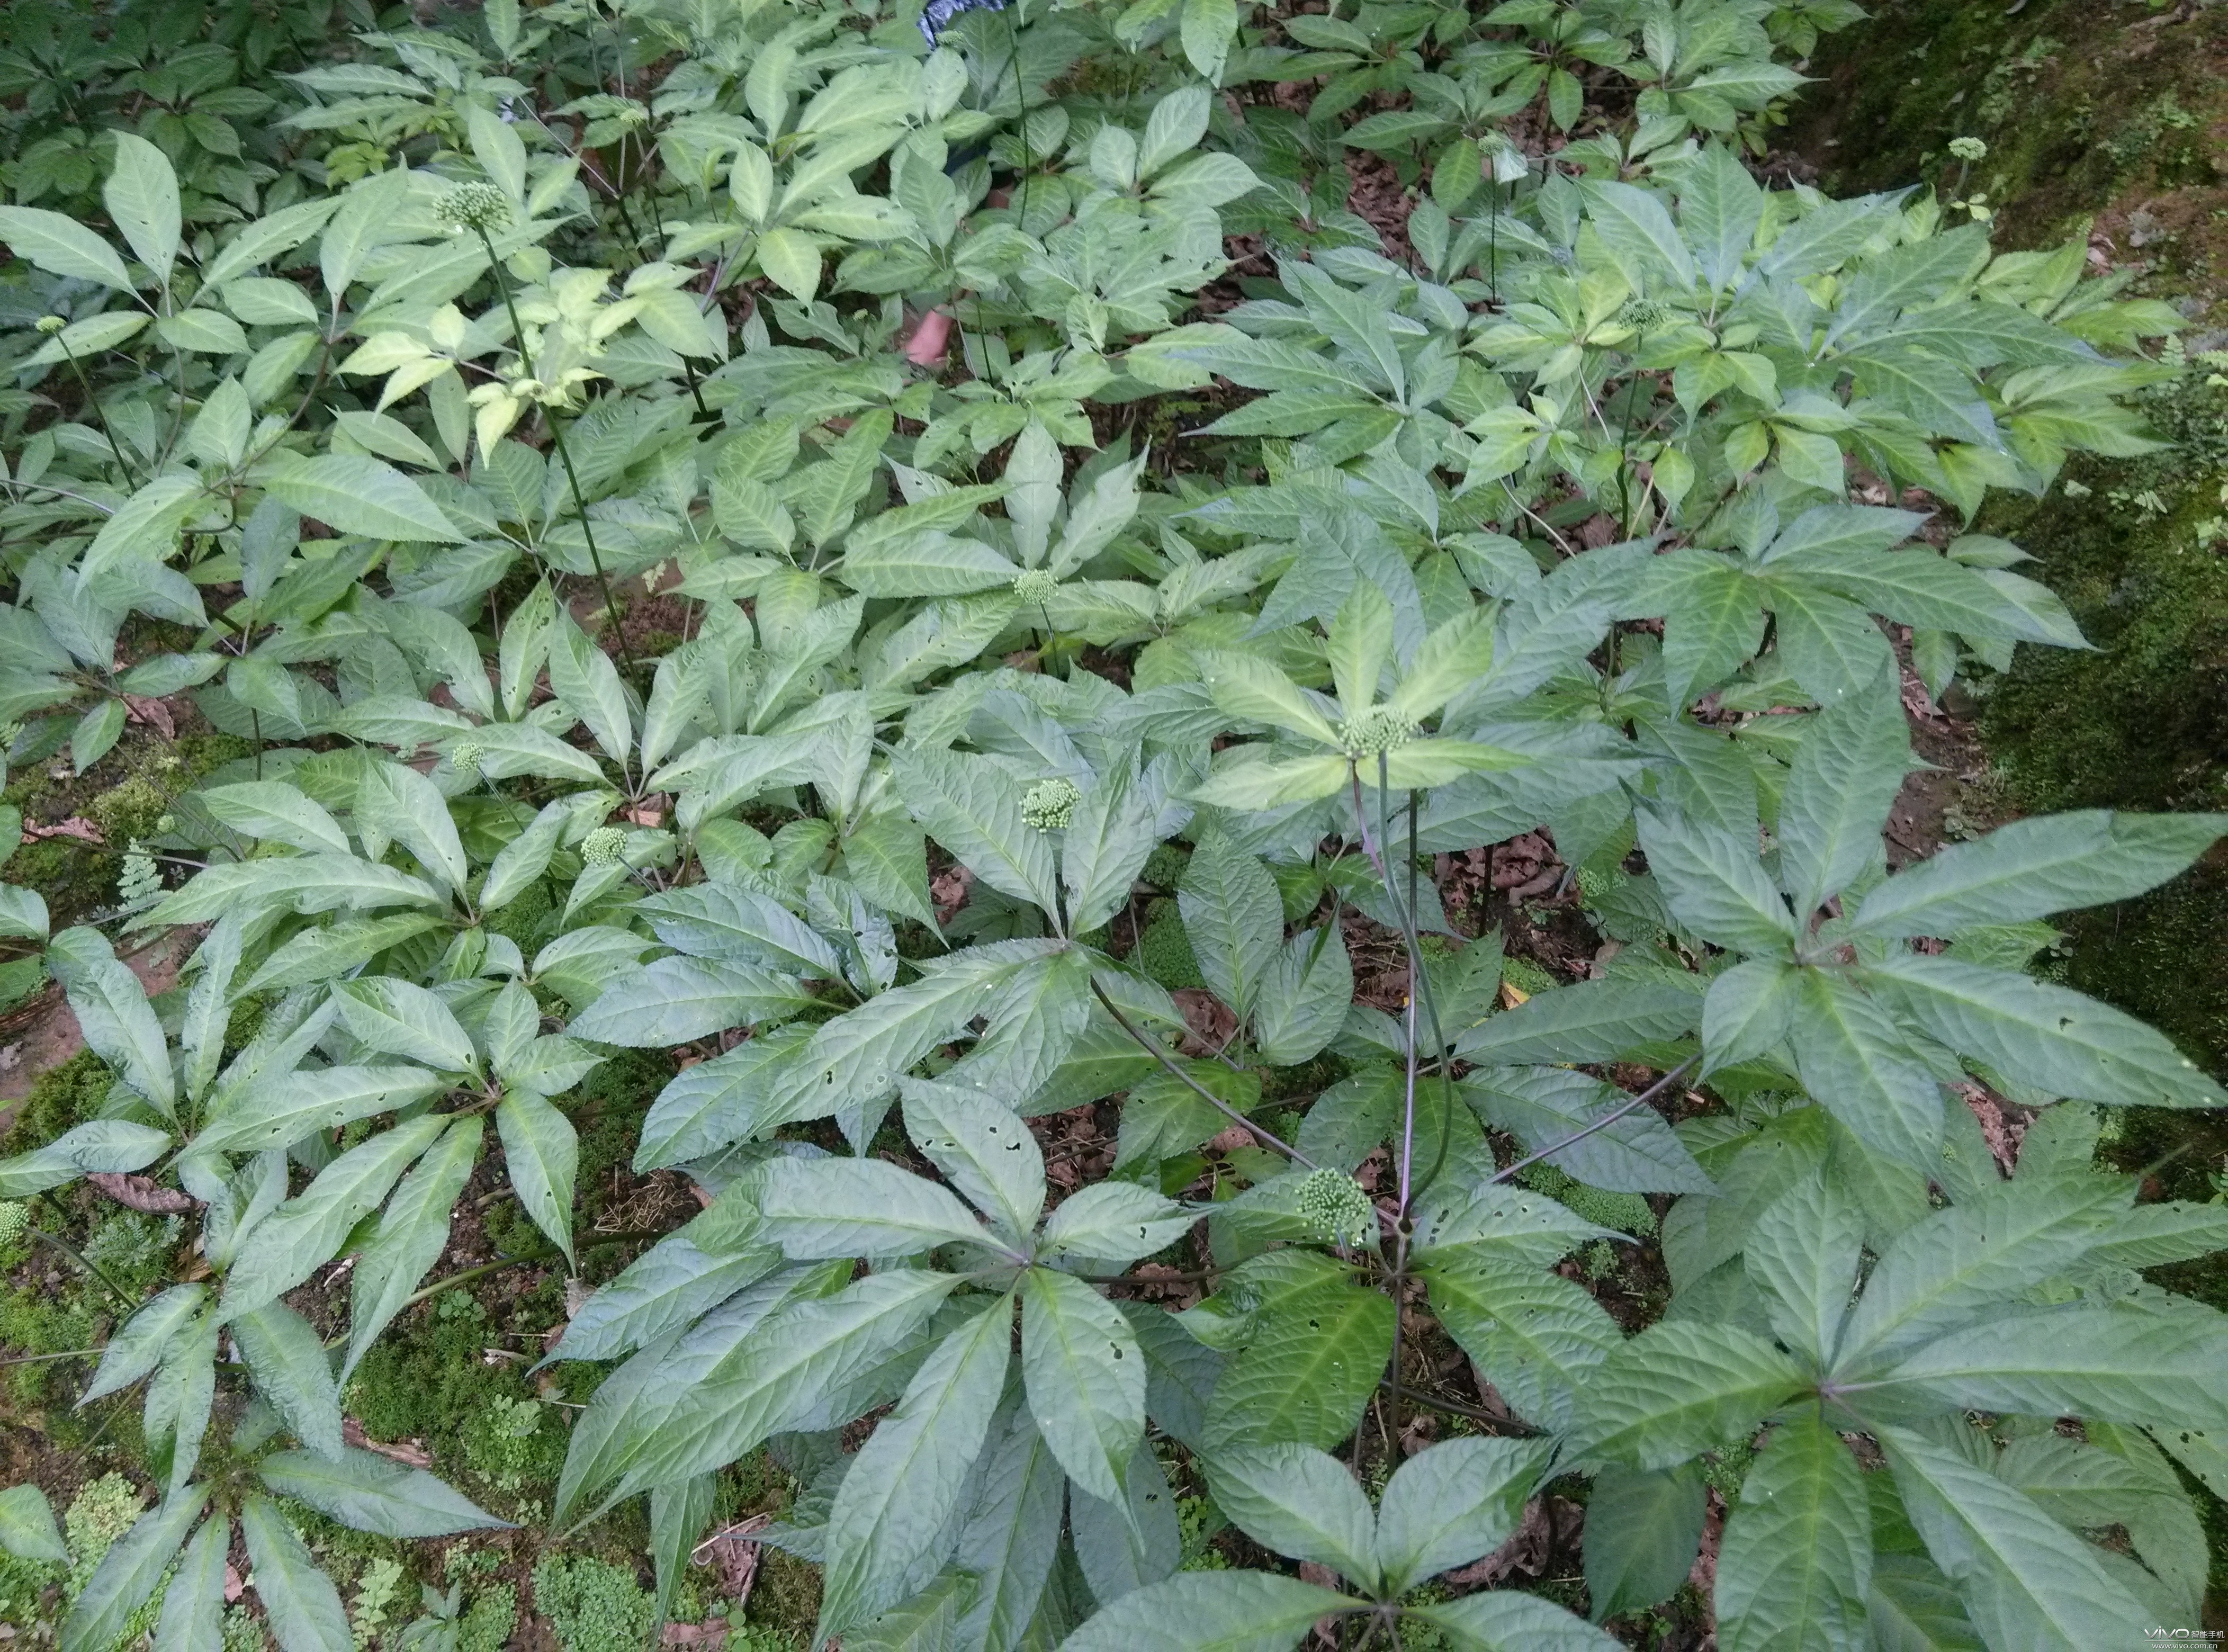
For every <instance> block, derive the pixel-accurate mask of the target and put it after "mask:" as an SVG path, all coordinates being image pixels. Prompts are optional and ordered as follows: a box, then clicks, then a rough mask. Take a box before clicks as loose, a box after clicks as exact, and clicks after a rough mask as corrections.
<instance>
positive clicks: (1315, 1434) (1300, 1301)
mask: <svg viewBox="0 0 2228 1652" xmlns="http://www.w3.org/2000/svg"><path fill="white" fill-rule="evenodd" d="M1392 1353H1393V1304H1392V1302H1391V1301H1390V1299H1388V1298H1387V1297H1386V1296H1385V1295H1384V1293H1382V1292H1381V1291H1376V1290H1363V1289H1361V1288H1360V1287H1359V1286H1356V1285H1353V1284H1348V1283H1347V1281H1346V1280H1345V1279H1344V1278H1343V1277H1336V1276H1335V1277H1332V1278H1331V1279H1330V1280H1329V1281H1328V1282H1327V1283H1325V1284H1321V1285H1319V1286H1317V1287H1316V1288H1315V1289H1313V1290H1308V1291H1306V1292H1303V1293H1302V1294H1300V1295H1298V1296H1295V1297H1290V1298H1289V1299H1287V1300H1285V1301H1283V1302H1281V1303H1278V1304H1277V1307H1276V1308H1275V1309H1274V1310H1273V1311H1270V1312H1264V1314H1263V1315H1262V1316H1261V1317H1260V1321H1259V1322H1258V1325H1257V1326H1256V1328H1255V1329H1254V1332H1253V1335H1252V1337H1251V1338H1250V1340H1248V1341H1247V1342H1246V1343H1245V1347H1244V1348H1241V1349H1240V1350H1239V1354H1238V1355H1237V1357H1236V1358H1234V1359H1233V1360H1232V1361H1231V1362H1230V1363H1229V1365H1228V1366H1227V1367H1225V1368H1224V1370H1223V1373H1222V1380H1220V1382H1218V1383H1217V1384H1216V1385H1215V1389H1214V1397H1213V1401H1212V1402H1211V1403H1210V1404H1209V1405H1208V1408H1207V1447H1208V1450H1209V1452H1210V1454H1211V1453H1212V1452H1213V1450H1215V1449H1217V1448H1219V1447H1220V1446H1223V1445H1226V1444H1248V1445H1252V1444H1269V1443H1272V1442H1281V1441H1296V1442H1297V1443H1298V1444H1303V1445H1312V1446H1315V1447H1316V1448H1317V1449H1319V1450H1329V1449H1330V1448H1331V1447H1332V1446H1334V1445H1336V1444H1338V1443H1339V1442H1340V1441H1341V1440H1343V1439H1345V1438H1346V1437H1348V1435H1349V1434H1351V1433H1352V1432H1353V1431H1354V1427H1355V1425H1356V1424H1357V1423H1359V1422H1360V1418H1361V1413H1362V1411H1363V1409H1364V1408H1365V1407H1366V1406H1367V1405H1368V1403H1369V1400H1370V1398H1371V1396H1372V1395H1373V1394H1374V1393H1376V1392H1377V1386H1378V1383H1379V1381H1380V1380H1381V1379H1382V1378H1383V1377H1384V1375H1385V1370H1386V1361H1388V1360H1389V1359H1390V1358H1391V1357H1392Z"/></svg>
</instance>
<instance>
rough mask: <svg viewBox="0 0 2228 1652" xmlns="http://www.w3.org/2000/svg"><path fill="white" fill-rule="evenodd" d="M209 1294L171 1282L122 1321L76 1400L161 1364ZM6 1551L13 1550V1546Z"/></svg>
mask: <svg viewBox="0 0 2228 1652" xmlns="http://www.w3.org/2000/svg"><path fill="white" fill-rule="evenodd" d="M319 1260H323V1258H319ZM312 1265H313V1266H314V1265H315V1264H312ZM207 1300H208V1286H206V1285H172V1286H171V1287H170V1289H169V1290H165V1291H163V1293H162V1294H161V1295H160V1296H158V1297H156V1298H155V1299H154V1300H153V1301H152V1302H150V1303H148V1304H147V1305H146V1306H145V1307H144V1308H142V1309H139V1311H138V1313H136V1314H134V1315H132V1316H131V1318H130V1319H128V1320H126V1321H125V1322H124V1323H123V1324H122V1325H121V1326H120V1327H118V1329H117V1331H116V1334H115V1335H112V1336H111V1337H110V1338H109V1339H108V1346H107V1347H106V1348H103V1349H102V1350H101V1354H100V1364H99V1367H96V1368H95V1370H94V1371H93V1380H92V1381H91V1382H89V1383H87V1384H86V1390H85V1393H82V1394H80V1396H79V1397H78V1402H77V1403H78V1404H79V1405H85V1404H86V1403H87V1402H88V1401H90V1400H94V1399H99V1398H100V1397H101V1396H102V1395H103V1394H112V1393H115V1392H116V1391H117V1390H118V1389H119V1388H128V1387H130V1386H131V1385H132V1384H133V1383H135V1382H137V1381H138V1380H139V1379H140V1378H142V1377H144V1376H145V1375H146V1374H147V1373H149V1372H150V1371H152V1370H153V1369H154V1368H155V1367H157V1365H159V1364H161V1363H162V1361H163V1354H164V1352H165V1351H166V1350H167V1349H168V1348H169V1347H170V1339H171V1338H172V1337H173V1336H175V1335H177V1333H178V1330H179V1329H180V1328H181V1327H182V1326H183V1325H184V1324H185V1323H186V1322H188V1321H189V1320H190V1319H191V1318H193V1316H195V1314H196V1313H198V1312H200V1311H201V1305H202V1303H203V1302H205V1301H207ZM9 1552H10V1553H16V1550H14V1549H10V1551H9Z"/></svg>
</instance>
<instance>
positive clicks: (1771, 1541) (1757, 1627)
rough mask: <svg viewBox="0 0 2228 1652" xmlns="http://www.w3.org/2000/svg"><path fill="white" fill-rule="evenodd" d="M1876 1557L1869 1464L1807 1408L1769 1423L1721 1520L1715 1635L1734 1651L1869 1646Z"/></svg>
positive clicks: (1830, 1651) (1807, 1651)
mask: <svg viewBox="0 0 2228 1652" xmlns="http://www.w3.org/2000/svg"><path fill="white" fill-rule="evenodd" d="M1872 1559H1873V1513H1872V1505H1871V1502H1870V1500H1869V1499H1868V1497H1867V1496H1866V1492H1865V1483H1864V1472H1863V1470H1860V1469H1859V1468H1858V1466H1857V1462H1856V1459H1855V1458H1854V1457H1852V1456H1851V1455H1850V1454H1849V1449H1848V1447H1847V1446H1846V1445H1844V1444H1841V1437H1840V1436H1839V1435H1837V1434H1835V1433H1834V1431H1833V1430H1832V1428H1830V1427H1829V1426H1828V1425H1827V1423H1826V1421H1825V1419H1824V1418H1823V1417H1822V1416H1821V1414H1820V1412H1818V1411H1817V1410H1815V1409H1810V1408H1806V1409H1804V1410H1802V1411H1801V1412H1797V1413H1796V1415H1795V1416H1794V1417H1791V1418H1789V1419H1788V1420H1787V1421H1785V1422H1783V1423H1782V1424H1780V1425H1779V1426H1778V1427H1777V1428H1776V1429H1774V1430H1773V1431H1772V1433H1771V1437H1770V1439H1768V1440H1767V1441H1765V1442H1764V1450H1763V1451H1762V1452H1761V1453H1760V1454H1759V1455H1758V1457H1757V1460H1756V1463H1755V1465H1754V1466H1753V1467H1751V1469H1750V1470H1749V1473H1748V1477H1747V1479H1746V1480H1745V1481H1744V1482H1742V1485H1741V1493H1740V1502H1739V1504H1738V1507H1737V1508H1734V1510H1733V1511H1732V1515H1731V1516H1730V1517H1729V1518H1728V1519H1727V1521H1725V1537H1724V1540H1723V1542H1722V1544H1721V1545H1720V1546H1719V1551H1718V1571H1717V1586H1716V1590H1715V1599H1716V1604H1717V1610H1718V1636H1719V1640H1720V1641H1722V1642H1724V1643H1725V1646H1726V1647H1727V1649H1728V1652H1734V1649H1738V1652H1763V1649H1771V1652H1777V1649H1779V1648H1782V1647H1786V1648H1800V1649H1803V1652H1865V1649H1867V1648H1869V1647H1870V1646H1871V1644H1872V1637H1871V1633H1870V1630H1868V1628H1867V1627H1866V1622H1867V1619H1866V1591H1867V1589H1868V1588H1869V1587H1870V1585H1871V1582H1872Z"/></svg>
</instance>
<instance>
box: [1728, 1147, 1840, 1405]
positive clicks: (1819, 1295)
mask: <svg viewBox="0 0 2228 1652" xmlns="http://www.w3.org/2000/svg"><path fill="white" fill-rule="evenodd" d="M1864 1237H1865V1225H1864V1215H1863V1213H1862V1212H1861V1211H1860V1210H1859V1209H1858V1208H1857V1206H1856V1204H1855V1201H1853V1200H1852V1199H1851V1198H1850V1197H1849V1195H1848V1194H1847V1193H1846V1192H1845V1191H1844V1190H1843V1189H1842V1187H1841V1179H1840V1178H1839V1177H1837V1176H1828V1175H1824V1174H1822V1173H1814V1174H1812V1175H1809V1176H1806V1177H1804V1178H1803V1179H1802V1181H1798V1182H1796V1184H1795V1186H1793V1187H1792V1188H1789V1189H1788V1190H1787V1191H1786V1192H1785V1193H1783V1194H1780V1196H1779V1197H1778V1198H1777V1199H1775V1200H1773V1201H1771V1203H1770V1204H1769V1205H1767V1206H1765V1207H1764V1213H1763V1214H1761V1215H1759V1216H1758V1217H1757V1219H1756V1225H1755V1226H1753V1227H1751V1228H1750V1229H1749V1233H1748V1240H1747V1243H1746V1245H1745V1246H1744V1247H1743V1250H1742V1258H1743V1260H1744V1262H1745V1265H1746V1267H1747V1269H1748V1277H1749V1280H1750V1283H1751V1284H1753V1285H1754V1286H1755V1287H1756V1289H1757V1293H1758V1294H1759V1295H1760V1296H1761V1297H1763V1299H1764V1314H1765V1316H1766V1317H1768V1318H1769V1319H1770V1322H1771V1329H1772V1334H1773V1335H1775V1336H1777V1337H1778V1339H1779V1340H1780V1341H1781V1342H1783V1344H1785V1345H1786V1347H1787V1348H1789V1349H1790V1350H1792V1351H1793V1352H1794V1353H1795V1354H1798V1355H1800V1356H1801V1357H1802V1358H1803V1359H1805V1360H1808V1361H1812V1362H1813V1363H1815V1365H1817V1366H1818V1367H1820V1368H1823V1367H1824V1366H1825V1365H1826V1364H1827V1362H1828V1361H1830V1360H1831V1359H1832V1358H1833V1354H1834V1345H1835V1344H1836V1343H1837V1342H1838V1341H1840V1340H1841V1320H1842V1317H1843V1316H1844V1315H1845V1314H1847V1311H1848V1307H1849V1298H1850V1296H1851V1295H1852V1293H1853V1292H1854V1290H1855V1289H1856V1284H1857V1265H1858V1263H1859V1261H1860V1253H1861V1252H1862V1250H1863V1246H1864Z"/></svg>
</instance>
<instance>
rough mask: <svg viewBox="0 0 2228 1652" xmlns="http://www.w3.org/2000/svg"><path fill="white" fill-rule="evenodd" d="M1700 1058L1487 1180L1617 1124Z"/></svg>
mask: <svg viewBox="0 0 2228 1652" xmlns="http://www.w3.org/2000/svg"><path fill="white" fill-rule="evenodd" d="M1701 1059H1702V1058H1701V1057H1700V1055H1690V1056H1688V1057H1687V1059H1686V1060H1683V1061H1681V1063H1679V1065H1678V1066H1675V1067H1673V1068H1672V1069H1671V1071H1670V1072H1668V1073H1665V1074H1664V1075H1663V1076H1662V1077H1661V1078H1660V1079H1657V1080H1656V1081H1655V1083H1654V1084H1651V1085H1649V1086H1648V1088H1647V1089H1645V1090H1643V1091H1642V1092H1640V1093H1639V1094H1638V1095H1636V1096H1634V1097H1632V1098H1630V1099H1629V1100H1628V1101H1626V1102H1625V1104H1624V1105H1623V1106H1621V1107H1612V1108H1611V1109H1610V1111H1607V1112H1605V1113H1604V1114H1603V1115H1602V1116H1601V1117H1599V1118H1597V1119H1596V1120H1594V1122H1593V1123H1592V1124H1589V1125H1587V1126H1586V1127H1585V1129H1584V1130H1574V1131H1572V1133H1571V1134H1570V1135H1568V1136H1565V1137H1564V1138H1563V1139H1562V1140H1561V1141H1559V1142H1558V1143H1555V1144H1554V1145H1553V1147H1543V1148H1541V1149H1540V1150H1539V1151H1538V1152H1537V1153H1533V1154H1529V1155H1527V1156H1525V1157H1523V1158H1521V1159H1519V1160H1517V1161H1516V1162H1515V1163H1514V1164H1512V1165H1510V1166H1509V1167H1508V1169H1506V1170H1500V1171H1496V1172H1495V1174H1493V1175H1490V1176H1488V1177H1487V1178H1486V1181H1488V1182H1489V1183H1490V1182H1495V1181H1508V1178H1509V1177H1511V1176H1513V1175H1515V1174H1516V1173H1517V1172H1518V1171H1519V1170H1522V1169H1527V1168H1528V1167H1530V1166H1532V1165H1534V1164H1537V1163H1539V1162H1540V1160H1542V1159H1549V1158H1553V1156H1555V1155H1556V1154H1558V1153H1560V1152H1561V1151H1562V1150H1563V1149H1565V1148H1566V1147H1571V1146H1573V1145H1575V1144H1576V1143H1579V1142H1583V1141H1585V1139H1586V1137H1589V1136H1591V1135H1592V1134H1593V1133H1594V1132H1595V1131H1596V1130H1607V1129H1608V1128H1609V1127H1610V1125H1611V1124H1616V1123H1617V1120H1618V1119H1620V1118H1623V1117H1624V1116H1625V1115H1626V1114H1627V1113H1629V1112H1632V1111H1636V1110H1637V1109H1638V1108H1641V1107H1642V1106H1645V1105H1647V1104H1648V1103H1649V1102H1651V1101H1653V1100H1655V1098H1656V1097H1658V1096H1660V1095H1661V1094H1662V1093H1663V1092H1665V1091H1666V1090H1668V1089H1669V1088H1671V1086H1672V1085H1675V1084H1677V1083H1678V1082H1679V1081H1680V1080H1681V1079H1683V1078H1685V1077H1686V1076H1687V1069H1688V1068H1690V1067H1692V1066H1693V1065H1694V1063H1695V1062H1697V1061H1699V1060H1701Z"/></svg>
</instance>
